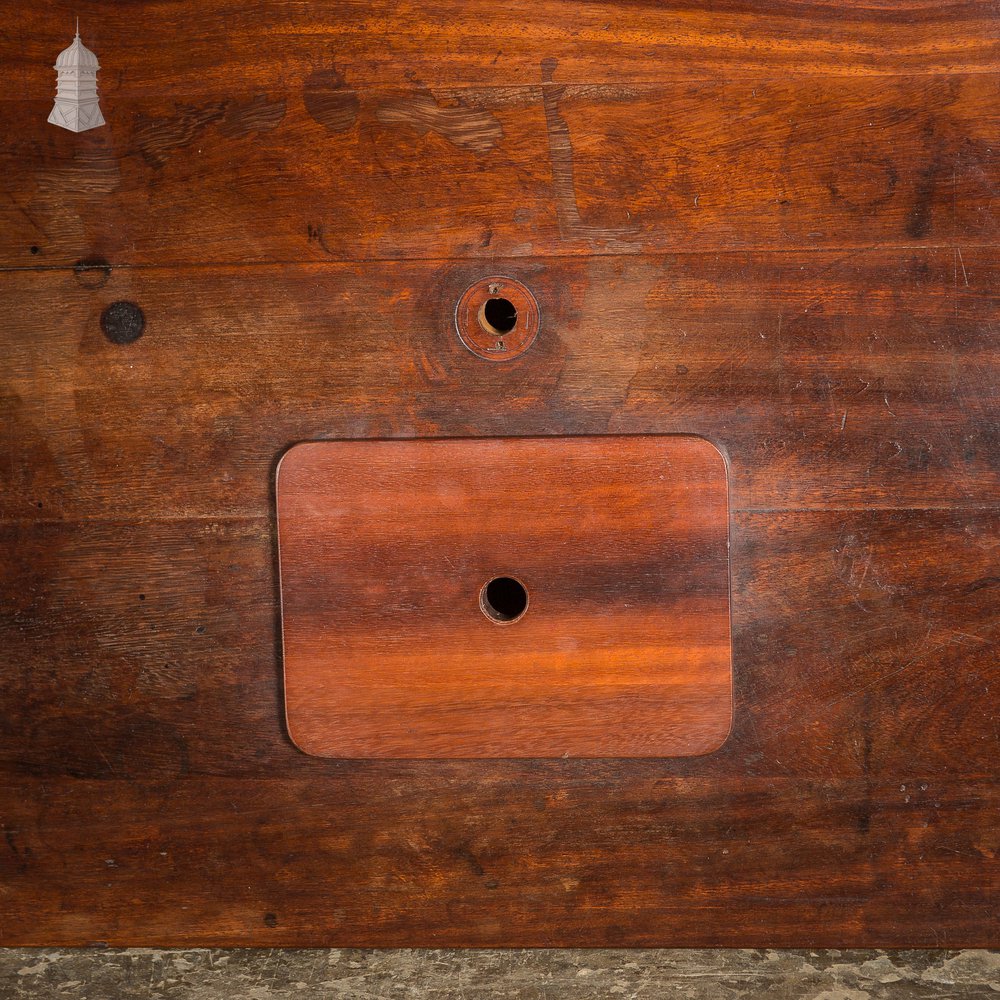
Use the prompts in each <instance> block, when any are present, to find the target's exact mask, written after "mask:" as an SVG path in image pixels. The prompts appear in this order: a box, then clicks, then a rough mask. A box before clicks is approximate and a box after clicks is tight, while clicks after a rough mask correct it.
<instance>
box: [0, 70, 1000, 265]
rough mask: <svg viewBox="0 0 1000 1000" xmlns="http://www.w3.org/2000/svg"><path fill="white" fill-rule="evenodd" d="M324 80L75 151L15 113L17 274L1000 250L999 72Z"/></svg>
mask: <svg viewBox="0 0 1000 1000" xmlns="http://www.w3.org/2000/svg"><path fill="white" fill-rule="evenodd" d="M310 80H313V78H312V77H310V78H309V79H307V80H306V81H304V83H302V84H301V85H299V86H297V87H295V89H294V90H291V91H289V90H285V89H281V88H275V89H266V88H265V89H261V88H250V89H247V87H248V83H247V81H245V80H244V81H242V82H241V84H240V88H241V89H239V90H238V91H236V92H233V90H232V89H231V88H227V89H226V90H224V91H220V92H213V93H210V94H205V95H204V96H201V97H195V96H192V97H191V98H189V99H188V100H185V101H179V100H177V99H176V97H171V96H170V95H169V91H165V92H161V93H163V94H164V96H160V97H154V96H150V97H147V98H145V99H142V98H140V97H138V96H134V93H133V91H132V89H131V88H130V89H129V91H128V93H127V95H123V96H122V98H120V99H117V100H116V99H115V98H114V96H113V95H108V96H106V97H105V98H103V99H102V107H103V108H104V114H105V117H106V118H107V119H108V122H109V126H108V128H103V129H95V130H93V131H91V132H88V133H85V134H84V135H82V136H77V135H74V134H72V133H68V132H65V130H60V129H54V128H52V127H51V126H49V125H48V124H47V123H46V121H45V115H46V114H47V111H44V109H41V108H40V107H39V104H38V103H32V102H10V103H8V104H6V105H5V108H4V111H5V114H6V115H7V117H8V119H9V120H10V129H9V132H8V141H7V142H6V143H5V144H4V146H3V147H2V149H0V168H2V169H3V170H4V172H5V174H6V175H7V178H8V179H7V182H6V186H7V191H8V197H7V198H5V199H3V200H2V201H0V225H2V228H3V230H4V231H5V232H6V234H7V235H6V238H5V239H4V240H3V242H2V244H0V265H3V266H7V267H17V266H21V267H23V266H29V265H37V264H39V263H43V264H48V265H55V264H58V265H64V266H66V265H70V266H71V265H75V264H77V263H78V262H79V261H81V260H91V259H101V260H105V261H108V262H111V263H112V264H160V265H163V264H174V263H179V264H185V263H192V262H195V263H198V262H218V263H239V262H268V261H274V260H282V261H322V260H370V259H398V258H422V259H426V258H442V257H456V256H460V257H478V258H483V259H489V258H492V257H494V256H519V257H525V258H528V257H530V258H533V259H538V258H539V257H547V256H552V255H565V254H589V253H596V252H599V253H620V252H621V253H642V252H653V253H660V252H674V251H708V250H713V249H744V248H778V249H785V248H787V249H791V248H802V249H810V250H812V249H817V248H839V247H869V246H903V247H909V246H940V245H942V244H946V245H953V244H954V243H956V242H960V243H961V244H962V245H963V246H967V245H977V244H978V245H993V246H995V245H996V244H997V235H998V230H997V220H996V217H995V213H994V212H993V211H991V205H992V204H993V201H994V199H995V196H996V191H997V188H998V186H1000V166H998V162H1000V160H998V155H997V152H996V141H995V140H996V129H997V112H996V108H997V107H998V106H1000V87H998V78H997V77H996V76H995V75H992V74H991V75H983V74H974V75H964V76H950V77H944V78H939V77H916V78H913V77H906V78H895V77H893V78H860V79H853V78H846V79H845V78H832V79H831V78H822V79H809V80H804V81H803V80H795V79H792V80H789V79H783V78H779V79H771V78H767V77H761V78H757V79H752V80H748V81H746V82H729V81H726V82H719V81H705V82H699V83H685V84H681V83H677V84H664V85H660V86H649V85H642V86H634V87H623V86H611V85H586V86H584V85H569V84H558V85H556V84H555V83H552V82H545V80H551V74H550V73H549V72H548V71H545V72H544V73H543V72H542V71H541V70H540V71H539V74H538V76H537V78H536V80H535V85H533V86H530V87H520V88H515V89H511V88H499V87H494V88H485V89H483V88H480V89H462V90H459V91H456V90H447V89H445V90H426V89H423V88H419V87H414V88H412V89H409V90H402V89H399V88H388V89H376V90H365V91H363V92H360V93H356V92H355V91H354V90H345V87H346V84H344V83H343V82H342V81H340V78H339V77H338V76H336V74H334V76H332V77H331V76H329V75H328V76H321V77H320V79H319V81H318V82H317V81H315V80H313V83H312V84H310ZM43 111H44V113H42V112H43ZM262 213H264V214H266V218H267V225H266V226H263V225H261V216H262ZM32 247H35V248H36V250H35V252H34V253H33V252H32V250H31V248H32Z"/></svg>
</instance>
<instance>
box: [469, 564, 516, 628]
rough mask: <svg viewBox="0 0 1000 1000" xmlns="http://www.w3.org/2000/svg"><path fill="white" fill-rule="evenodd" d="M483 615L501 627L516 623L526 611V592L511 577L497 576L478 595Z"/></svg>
mask: <svg viewBox="0 0 1000 1000" xmlns="http://www.w3.org/2000/svg"><path fill="white" fill-rule="evenodd" d="M479 606H480V607H481V608H482V609H483V614H484V615H486V617H487V618H489V619H491V620H492V621H495V622H498V623H500V624H501V625H509V624H510V623H511V622H516V621H517V620H518V619H519V618H520V617H521V616H522V615H523V614H524V612H525V611H527V609H528V591H527V590H526V589H525V587H524V584H523V583H521V581H520V580H515V579H514V578H513V577H512V576H497V577H494V578H493V579H492V580H490V582H489V583H487V584H486V586H485V587H483V589H482V591H480V594H479Z"/></svg>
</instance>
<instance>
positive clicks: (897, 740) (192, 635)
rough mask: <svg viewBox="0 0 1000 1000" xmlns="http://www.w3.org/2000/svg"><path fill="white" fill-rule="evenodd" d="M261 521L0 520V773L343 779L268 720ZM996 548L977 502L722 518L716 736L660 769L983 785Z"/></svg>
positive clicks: (267, 560) (270, 580) (272, 570)
mask: <svg viewBox="0 0 1000 1000" xmlns="http://www.w3.org/2000/svg"><path fill="white" fill-rule="evenodd" d="M274 530H275V529H274V521H273V516H271V515H267V514H265V515H261V517H259V518H253V519H243V518H218V519H203V518H193V519H185V518H169V519H167V518H163V519H157V520H153V521H147V520H135V521H114V520H107V519H100V520H98V519H90V520H87V521H82V522H70V523H65V522H54V521H49V522H34V523H30V524H29V523H20V524H6V525H4V526H3V527H2V530H0V570H2V571H0V626H2V630H3V634H4V639H5V642H4V646H3V649H2V652H0V657H2V662H3V666H4V685H3V688H2V689H0V718H2V719H3V723H4V724H3V726H0V767H2V771H3V773H4V774H6V775H7V776H8V777H9V778H11V779H13V778H15V777H18V776H24V777H37V778H39V779H45V780H48V781H56V782H57V781H59V780H66V779H94V780H102V781H104V780H112V779H116V778H117V779H126V778H132V779H140V778H145V779H147V780H150V781H156V782H160V783H170V782H171V781H174V780H184V779H187V778H190V777H192V776H196V777H201V776H205V777H220V778H225V777H231V778H240V779H243V780H247V781H254V780H257V779H260V778H263V777H270V778H274V779H279V778H306V777H308V778H311V779H313V780H316V781H325V780H328V779H331V778H332V777H333V776H336V775H338V774H343V773H344V771H343V765H342V764H341V763H340V762H336V761H323V760H319V759H316V758H310V757H306V756H305V755H303V754H302V753H300V752H299V751H297V750H296V749H295V747H294V746H293V745H292V743H291V741H290V740H289V739H288V736H287V733H286V731H285V727H284V703H283V692H282V685H281V660H280V632H279V620H278V607H279V605H278V573H277V566H276V556H277V540H276V537H275V536H274ZM998 556H1000V515H998V513H997V511H996V510H995V509H994V510H981V511H955V510H937V511H917V510H902V511H901V510H881V511H879V510H870V511H869V510H850V511H844V510H828V511H809V512H780V511H779V512H767V513H745V512H739V511H736V512H734V514H733V520H732V570H733V582H732V617H733V623H732V624H733V672H734V722H733V732H732V735H731V736H730V738H729V740H728V741H727V742H726V744H725V745H724V746H723V747H722V749H721V750H719V751H718V752H717V753H714V754H710V755H708V756H705V757H698V758H690V759H686V760H680V759H678V760H665V761H661V762H659V763H658V767H659V768H660V771H659V772H658V773H662V774H669V775H673V776H675V777H711V778H713V779H715V780H723V779H731V780H732V781H734V782H737V783H738V782H739V781H742V780H744V779H750V778H776V779H777V778H786V777H788V778H796V779H799V780H803V781H806V780H808V781H814V782H821V781H822V780H823V779H824V777H830V778H843V779H858V778H861V777H864V776H870V777H871V778H873V779H874V780H878V781H881V782H884V783H888V782H890V781H891V779H892V778H893V777H894V776H898V777H899V778H900V781H901V783H903V782H907V783H908V782H910V781H911V779H916V778H919V779H920V780H922V781H932V782H934V783H935V784H936V785H937V784H940V783H941V782H946V781H948V780H950V779H956V780H958V779H962V780H964V779H977V780H978V779H984V780H985V779H987V778H989V777H990V776H991V775H993V774H994V773H995V766H996V710H995V701H994V699H993V691H994V685H995V683H996V681H995V673H996V657H995V644H996V637H997V615H996V604H997V601H996V593H997V585H998V584H997V579H996V576H997V574H996V565H997V559H998ZM223 733H224V734H225V737H226V738H225V740H221V739H220V734H223ZM580 767H582V768H583V770H582V771H581V773H582V774H586V765H580ZM817 787H818V786H817ZM817 794H818V793H817Z"/></svg>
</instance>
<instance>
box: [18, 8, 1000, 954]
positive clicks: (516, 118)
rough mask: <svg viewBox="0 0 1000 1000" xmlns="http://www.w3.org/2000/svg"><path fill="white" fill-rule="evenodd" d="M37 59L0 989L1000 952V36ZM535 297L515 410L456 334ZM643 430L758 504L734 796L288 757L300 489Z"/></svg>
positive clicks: (912, 17)
mask: <svg viewBox="0 0 1000 1000" xmlns="http://www.w3.org/2000/svg"><path fill="white" fill-rule="evenodd" d="M11 6H12V5H8V7H11ZM77 14H79V15H80V18H81V31H82V33H83V38H84V40H85V41H86V42H87V44H89V45H91V46H92V47H93V49H94V51H95V52H97V54H98V56H99V58H100V60H101V63H102V71H101V77H100V86H101V93H102V95H103V96H102V107H103V109H104V113H105V116H106V117H107V120H108V125H107V127H106V128H103V129H96V130H93V131H91V132H88V133H84V134H82V135H76V136H74V135H71V134H70V133H68V132H65V131H64V130H60V129H55V128H53V127H51V126H49V125H47V124H46V123H45V118H46V116H47V114H48V111H49V108H50V102H51V100H52V94H53V88H54V73H53V71H52V62H53V61H54V57H55V55H56V53H57V52H58V51H59V50H60V49H62V48H63V47H64V46H65V45H66V44H67V43H68V41H69V39H70V37H71V31H72V24H73V18H74V17H75V16H76V15H77ZM4 23H5V24H6V25H7V30H6V31H5V32H4V33H3V34H2V35H0V64H2V65H3V67H4V86H3V88H2V90H3V92H2V94H0V102H2V107H3V112H4V115H5V125H6V130H5V133H4V141H3V143H0V170H2V173H3V182H2V184H3V187H2V194H3V197H0V774H2V775H3V779H4V780H3V781H2V782H0V827H2V832H3V839H2V840H0V848H2V849H0V897H2V904H0V942H2V943H4V944H35V945H50V946H55V947H62V946H65V945H71V944H82V943H88V942H98V941H107V942H114V943H121V944H132V945H154V946H155V945H167V944H173V945H177V946H192V945H200V944H212V943H217V944H233V945H236V944H239V945H265V946H266V945H299V946H301V945H307V944H317V945H319V944H322V945H327V944H338V945H347V944H369V945H382V946H386V945H407V946H420V945H434V944H441V945H448V944H451V945H474V944H479V945H497V946H502V945H514V944H524V945H532V946H538V945H546V944H550V945H557V944H565V945H590V946H593V945H614V946H625V945H639V944H647V945H670V944H673V945H702V946H704V945H725V946H733V947H750V946H761V947H776V946H781V945H786V946H800V947H805V948H808V947H820V946H823V945H829V946H831V947H844V946H848V945H856V946H867V947H871V946H879V945H882V946H893V947H906V946H921V945H926V946H937V947H958V946H962V945H982V946H997V945H998V944H1000V936H998V935H1000V931H998V926H1000V925H998V922H997V919H996V917H997V912H996V911H997V900H998V898H1000V869H998V856H1000V854H998V852H1000V845H998V843H997V839H996V829H997V823H996V817H997V814H998V807H1000V801H998V799H997V789H998V782H997V777H998V775H997V761H998V760H1000V734H998V730H997V718H998V713H997V707H996V706H997V699H996V691H997V683H998V679H997V664H998V661H997V657H996V652H995V650H996V641H997V623H998V615H997V607H998V605H997V600H996V588H997V579H998V576H997V569H996V566H997V557H998V544H1000V522H998V518H1000V502H998V501H1000V396H998V393H997V384H998V378H997V375H998V357H997V350H998V347H997V338H996V328H997V326H996V324H997V320H996V314H997V292H996V289H997V287H998V283H1000V261H998V256H997V254H998V249H1000V245H998V241H997V236H998V231H997V217H996V211H995V208H996V192H997V189H998V187H1000V177H998V160H997V150H998V147H997V125H998V119H997V110H996V109H997V107H998V106H1000V102H998V96H1000V95H998V84H1000V73H998V70H1000V17H998V10H997V5H996V3H994V2H992V0H990V2H974V0H955V2H948V3H941V2H939V0H895V2H892V3H889V2H882V0H876V2H870V0H864V2H862V0H838V2H836V3H829V2H819V0H816V2H814V0H759V2H753V3H750V2H744V0H722V2H713V3H707V2H703V0H672V2H670V3H668V4H663V3H652V2H645V0H634V2H628V3H610V2H605V0H591V2H588V3H585V4H582V5H581V4H570V3H566V2H564V0H532V2H531V3H527V2H525V0H514V3H512V4H506V5H503V6H502V7H498V6H497V5H495V4H494V5H487V4H484V3H482V2H479V0H433V2H431V3H429V4H426V3H425V4H421V5H419V6H418V5H415V4H412V3H390V2H387V0H376V2H375V3H372V4H356V3H340V4H301V3H297V2H292V0H260V2H255V3H252V4H249V5H245V6H243V7H239V8H237V7H235V6H233V5H230V4H222V3H220V2H217V0H209V2H207V3H204V4H197V5H195V4H193V3H191V2H189V0H170V2H167V0H130V2H128V3H120V4H114V5H107V4H101V5H97V4H87V3H83V4H82V6H81V4H79V3H78V4H75V5H73V6H72V7H71V6H70V5H69V4H68V3H65V2H63V0H59V2H58V3H56V4H54V5H52V4H49V5H46V6H44V7H43V6H42V5H35V6H30V5H27V4H23V3H20V4H15V5H13V8H12V9H10V10H6V11H5V16H4ZM496 273H504V274H509V275H511V276H512V277H515V278H518V279H520V280H522V281H524V282H525V284H526V285H527V286H528V287H529V288H530V289H531V290H532V292H533V293H534V294H535V296H536V298H537V300H538V303H539V309H540V315H541V319H542V326H541V330H540V332H539V334H538V338H537V340H536V341H535V343H534V344H533V346H532V347H531V349H530V350H529V351H528V352H527V353H526V354H525V355H523V356H522V357H521V358H519V359H517V360H516V361H514V362H511V363H509V364H503V365H489V364H486V363H483V362H481V361H480V360H479V359H477V358H475V357H474V356H473V355H472V354H470V352H468V351H467V350H466V349H465V348H464V347H462V345H461V344H460V343H459V341H458V339H457V337H456V336H455V333H454V328H453V312H454V305H455V302H456V301H457V299H458V296H459V295H460V294H461V292H462V291H463V290H464V289H465V288H467V287H468V286H469V285H470V284H471V283H472V282H473V281H475V280H476V279H478V278H481V277H483V276H485V275H488V274H496ZM123 300H124V301H128V302H132V303H135V304H136V305H137V306H138V307H140V308H141V309H142V311H143V313H144V315H145V319H146V326H145V330H144V333H143V335H142V336H141V337H140V338H139V339H137V340H136V341H134V342H133V343H130V344H115V343H112V342H111V341H110V340H109V339H108V338H107V337H106V336H105V335H104V333H102V331H101V323H100V317H101V315H102V313H103V311H104V310H105V309H106V308H107V307H108V306H109V305H111V304H112V303H114V302H116V301H123ZM632 434H687V435H699V436H701V437H704V438H706V439H708V440H709V441H711V442H713V443H714V444H715V445H717V446H718V447H719V448H720V449H721V450H723V451H724V453H725V454H726V456H727V458H728V461H729V464H730V469H731V499H732V525H731V539H732V552H731V560H732V580H733V589H732V627H733V632H732V642H733V696H734V718H733V730H732V735H731V737H730V738H729V740H727V742H726V743H725V745H724V746H723V747H722V748H721V749H720V750H719V751H717V752H716V753H713V754H709V755H706V756H702V757H693V758H676V759H660V760H647V761H613V760H603V761H560V762H532V761H519V762H518V761H502V762H500V761H493V762H488V761H478V762H474V761H466V762H459V761H453V762H434V763H430V762H405V763H403V762H387V761H368V762H344V761H336V760H321V759H316V758H310V757H308V756H306V755H304V754H302V753H300V752H299V751H298V750H297V749H296V748H295V747H294V745H293V744H292V742H291V741H290V739H289V737H288V734H287V732H286V730H285V728H284V725H283V719H282V697H283V696H282V685H281V660H280V633H279V628H278V573H277V566H276V555H277V540H276V536H275V524H274V497H273V481H274V478H273V477H274V470H275V465H276V462H277V459H278V456H279V455H280V454H282V453H283V452H284V451H285V450H286V449H287V448H288V447H289V446H291V445H293V444H295V443H296V442H300V441H311V440H323V439H332V438H338V439H353V440H358V441H364V440H365V439H369V438H392V439H397V438H406V439H412V438H431V437H435V438H457V437H476V436H478V437H487V438H502V437H509V436H548V437H556V436H565V435H632Z"/></svg>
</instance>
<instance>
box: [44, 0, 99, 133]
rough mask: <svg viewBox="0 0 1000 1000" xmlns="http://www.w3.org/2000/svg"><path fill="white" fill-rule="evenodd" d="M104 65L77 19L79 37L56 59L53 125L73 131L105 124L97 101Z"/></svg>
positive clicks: (85, 129)
mask: <svg viewBox="0 0 1000 1000" xmlns="http://www.w3.org/2000/svg"><path fill="white" fill-rule="evenodd" d="M100 68H101V66H100V63H98V61H97V56H95V55H94V53H93V52H91V51H90V49H88V48H87V47H86V46H85V45H84V44H83V42H81V41H80V21H79V19H77V22H76V38H74V39H73V44H72V45H71V46H70V47H69V48H68V49H63V51H62V52H60V53H59V58H58V59H56V65H55V70H56V77H57V81H58V82H57V86H56V103H55V105H54V106H53V108H52V114H50V115H49V121H50V122H51V123H52V124H53V125H60V126H62V128H68V129H69V130H70V131H71V132H86V131H87V129H89V128H97V127H98V126H99V125H103V124H104V115H102V114H101V107H100V105H99V104H98V103H97V71H98V70H99V69H100Z"/></svg>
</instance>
